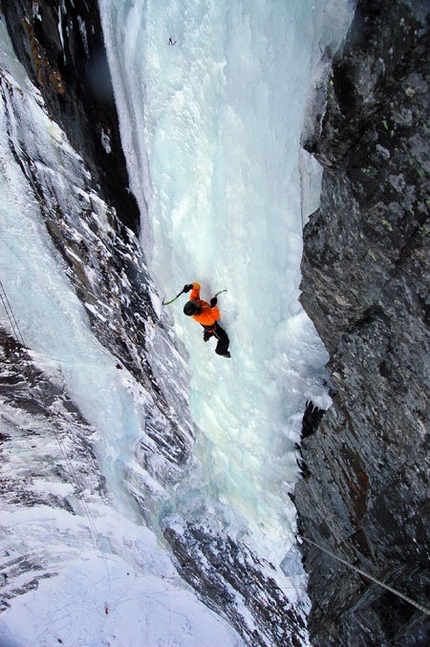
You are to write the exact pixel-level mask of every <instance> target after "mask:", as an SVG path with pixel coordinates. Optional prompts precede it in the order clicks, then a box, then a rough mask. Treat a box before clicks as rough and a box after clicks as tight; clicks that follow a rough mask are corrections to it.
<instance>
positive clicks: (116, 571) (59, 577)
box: [0, 507, 242, 647]
mask: <svg viewBox="0 0 430 647" xmlns="http://www.w3.org/2000/svg"><path fill="white" fill-rule="evenodd" d="M99 512H100V509H99ZM104 512H105V517H104V518H102V519H97V530H98V531H101V532H102V534H104V533H109V534H110V537H111V542H112V548H113V552H111V551H109V552H107V551H105V552H103V551H100V550H98V551H96V550H94V549H91V547H90V543H89V542H87V544H88V546H87V547H84V548H82V547H81V548H80V550H79V552H77V551H76V549H74V548H72V547H69V546H67V543H68V542H67V537H70V540H69V541H70V542H72V541H73V542H74V541H76V539H75V538H76V536H77V534H78V532H79V528H78V527H76V528H74V527H72V526H71V525H70V524H71V519H72V520H73V519H76V517H70V515H69V514H66V513H62V514H61V513H59V512H58V511H57V512H56V511H54V510H52V509H51V508H47V509H46V510H43V509H41V508H37V507H36V508H32V509H31V510H25V511H20V512H16V511H14V513H13V515H12V514H7V513H6V514H4V513H3V514H2V525H3V532H8V530H9V525H10V524H13V527H14V534H15V536H16V531H17V529H18V531H19V530H20V529H22V533H23V535H25V534H27V533H28V529H29V527H30V528H31V525H32V524H37V525H40V524H41V523H42V522H43V523H44V524H46V525H48V526H49V527H50V529H51V533H50V535H49V536H51V537H52V543H53V544H54V543H55V541H57V542H61V543H59V544H58V551H59V554H58V561H57V563H56V564H55V565H53V564H52V563H51V564H50V566H51V569H52V568H55V569H56V576H55V577H50V578H47V579H41V580H39V587H38V589H37V590H35V591H30V592H29V593H27V594H26V595H25V596H20V597H17V598H15V599H14V600H13V605H12V607H11V608H10V609H8V610H7V611H6V612H5V613H4V615H3V618H4V620H2V621H0V644H1V645H2V647H24V646H25V647H27V645H31V646H32V647H38V646H39V645H40V646H42V645H46V646H51V645H57V644H65V645H70V646H74V647H78V646H79V647H103V646H106V647H107V646H108V645H109V646H110V647H115V646H117V647H123V646H124V645H127V647H134V646H136V647H137V646H138V645H148V647H156V646H157V645H158V646H159V647H167V646H168V645H170V646H171V647H173V646H177V647H180V646H182V647H219V646H220V645H226V646H227V645H229V646H231V647H239V645H241V644H242V642H241V640H240V639H239V638H238V637H237V636H236V634H235V632H234V631H233V630H232V629H230V628H229V627H228V625H226V623H225V622H224V621H222V620H221V619H220V618H218V617H217V616H216V615H215V614H214V613H212V612H211V611H210V610H209V609H207V608H206V607H205V606H204V605H203V604H202V603H200V602H198V601H197V600H196V597H195V594H194V592H193V591H192V590H191V589H190V588H189V587H187V586H186V585H185V584H184V583H183V582H182V580H180V578H179V577H178V575H177V573H176V571H175V570H174V568H173V566H172V564H171V562H170V560H169V559H168V557H167V555H166V553H165V551H164V550H162V549H161V548H160V547H159V546H158V545H157V543H156V541H155V537H154V535H153V533H152V532H150V531H149V530H147V529H145V528H142V527H141V526H137V525H134V524H132V523H131V522H129V521H127V519H124V518H118V517H117V518H113V515H112V510H108V509H106V510H105V511H104ZM79 523H80V521H79V519H76V524H77V525H78V524H79ZM115 529H117V530H115ZM81 532H82V530H81ZM72 538H73V539H72ZM22 541H23V542H25V538H24V536H23V537H22ZM81 541H82V544H83V545H84V546H85V540H81ZM121 544H122V545H121ZM125 546H126V547H127V561H125V560H124V559H123V558H122V557H121V555H120V554H115V552H116V551H120V552H121V553H123V552H124V547H125ZM15 548H18V546H17V545H16V546H15ZM54 548H55V547H54ZM47 549H49V550H50V551H51V553H52V551H53V547H52V546H49V545H48V546H47ZM71 553H74V555H73V561H71ZM35 575H37V572H36V573H35ZM23 620H24V621H23ZM60 641H61V642H60Z"/></svg>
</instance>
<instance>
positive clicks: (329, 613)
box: [295, 0, 430, 647]
mask: <svg viewBox="0 0 430 647" xmlns="http://www.w3.org/2000/svg"><path fill="white" fill-rule="evenodd" d="M428 42H429V6H428V3H426V2H418V1H417V2H400V1H394V2H387V1H385V0H383V1H378V2H375V1H374V0H362V1H359V2H358V6H357V10H356V14H355V18H354V21H353V24H352V27H351V30H350V34H349V36H348V39H347V43H346V45H345V47H344V50H343V52H342V54H341V55H340V56H339V57H337V58H336V59H335V60H334V63H333V68H332V74H331V76H330V79H329V83H328V86H327V87H328V93H327V94H328V96H327V104H326V110H325V112H324V113H322V114H320V115H319V116H318V118H317V119H316V120H315V130H314V132H313V133H311V134H310V135H309V137H308V139H307V141H306V142H305V147H306V148H307V149H308V150H310V151H311V152H312V153H314V154H315V155H316V157H317V158H318V160H319V161H320V162H321V164H322V165H323V166H324V180H323V189H322V198H321V206H320V208H319V209H318V211H317V212H316V213H315V214H313V216H312V217H311V218H310V221H309V223H308V225H307V226H306V228H305V232H304V255H303V261H302V272H303V281H302V286H301V288H302V291H303V294H302V299H301V300H302V303H303V306H304V307H305V309H306V311H307V313H308V314H309V316H310V317H311V318H312V320H313V322H314V323H315V326H316V328H317V330H318V332H319V334H320V336H321V338H322V340H323V341H324V343H325V345H326V347H327V349H328V351H329V353H330V362H329V369H330V373H331V379H332V388H333V391H334V394H335V395H334V404H333V406H332V407H331V408H330V410H329V411H328V412H326V413H325V415H324V416H323V417H322V420H321V422H320V423H319V424H317V425H315V427H316V431H315V433H313V434H310V433H309V429H308V430H307V432H306V436H307V437H306V438H304V439H303V442H302V446H301V457H302V459H303V472H304V478H303V480H301V481H300V482H299V484H298V485H297V487H296V491H295V501H296V506H297V509H298V513H299V527H300V532H301V534H302V535H303V536H304V537H305V538H307V539H309V540H312V541H313V542H315V543H317V544H318V545H319V546H321V547H322V548H325V549H328V550H330V551H331V552H333V553H335V554H337V555H338V556H339V557H341V558H342V559H344V560H345V561H347V562H348V563H349V564H352V565H355V566H358V567H359V568H360V569H361V570H363V571H365V572H367V573H369V574H370V575H372V576H373V577H376V578H377V579H379V580H382V581H383V582H385V583H387V584H391V585H392V586H393V587H394V588H395V589H397V590H399V591H400V592H402V593H403V594H404V595H406V596H409V597H410V598H412V599H414V600H415V601H417V602H418V603H421V604H422V605H424V606H426V607H427V608H428V607H429V606H430V602H429V586H430V569H429V559H428V555H429V548H430V505H429V491H430V490H429V436H428V432H429V422H430V415H429V400H428V393H429V386H430V384H429V376H430V360H429V334H428V333H429V328H428V327H429V323H430V319H429V302H430V297H429V288H430V253H429V252H430V220H429V207H430V202H429V197H428V187H429V175H430V157H429V145H428V132H429V131H428V119H429V70H430V65H429V63H430V61H429V50H428ZM302 552H303V555H304V560H305V568H306V570H307V572H308V573H309V577H310V579H309V590H308V592H309V595H310V597H311V600H312V603H313V607H312V612H311V616H310V623H309V625H310V631H311V637H312V639H313V641H314V643H315V644H316V645H321V646H322V645H349V646H354V647H355V646H357V647H358V646H363V647H364V646H366V647H370V646H372V645H375V646H376V645H424V644H428V643H429V641H430V621H429V617H428V616H427V615H425V614H424V613H422V612H420V611H419V610H417V609H416V608H415V607H414V606H412V605H410V604H408V603H407V602H405V601H403V600H401V599H400V598H399V597H397V596H395V595H393V594H391V593H388V592H387V591H386V590H384V589H383V588H381V587H379V586H378V585H376V584H373V583H369V581H368V580H366V579H365V578H364V577H362V576H360V575H359V574H357V573H356V572H355V571H353V570H351V569H349V568H347V567H346V566H344V565H343V564H342V563H340V562H338V561H336V560H335V559H333V558H332V557H330V556H329V555H327V554H326V553H324V552H322V550H321V549H320V548H318V547H316V546H314V545H311V544H310V543H308V542H304V543H303V545H302Z"/></svg>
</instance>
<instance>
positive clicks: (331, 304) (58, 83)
mask: <svg viewBox="0 0 430 647" xmlns="http://www.w3.org/2000/svg"><path fill="white" fill-rule="evenodd" d="M426 4H427V3H426V2H424V1H423V2H419V1H414V0H410V1H409V2H406V1H405V2H400V1H399V0H393V1H390V2H388V0H362V1H359V2H358V6H357V11H356V16H355V19H354V22H353V25H352V28H351V31H350V35H349V37H348V41H347V44H346V46H345V47H344V49H343V52H342V54H341V55H339V56H338V57H336V59H335V60H334V63H333V68H332V74H331V76H330V78H329V82H328V92H327V97H325V98H324V102H323V103H322V104H320V108H321V110H320V111H319V112H318V114H315V115H314V123H315V127H314V131H313V132H311V133H307V139H306V141H304V145H305V147H306V148H307V149H308V150H309V151H310V152H312V153H313V154H314V155H315V156H316V157H317V158H318V160H319V161H320V163H321V164H322V165H323V167H324V170H325V171H324V181H323V191H322V197H321V207H320V209H319V210H318V211H317V212H316V213H315V214H313V216H312V217H311V218H310V221H309V223H308V225H307V227H306V229H305V232H304V243H305V248H304V256H303V263H302V272H303V282H302V291H303V296H302V303H303V306H304V307H305V309H306V310H307V312H308V314H309V315H310V317H311V318H312V320H313V321H314V323H315V326H316V327H317V330H318V332H319V334H320V336H321V338H322V339H323V341H324V343H325V345H326V347H327V349H328V350H329V352H330V358H331V359H330V364H329V369H330V373H331V380H332V385H331V387H332V390H333V398H334V402H333V406H332V407H331V409H330V410H329V411H327V412H325V413H324V415H322V417H321V413H322V412H314V414H315V416H314V418H315V420H316V421H318V420H320V421H319V424H317V422H315V424H314V425H311V427H308V428H307V430H306V434H305V435H306V437H304V438H303V442H302V445H301V448H300V453H301V464H302V470H303V478H302V480H301V481H300V482H299V483H298V485H297V487H296V490H295V503H296V506H297V509H298V514H299V530H300V534H301V535H302V536H303V537H304V538H307V539H308V540H311V541H313V542H315V543H317V544H318V545H319V546H321V547H323V548H326V549H329V550H330V551H332V552H334V553H336V554H337V555H339V556H340V557H341V558H342V559H345V560H346V561H347V562H349V563H351V564H354V565H356V566H358V567H359V568H361V569H362V570H364V571H366V572H368V573H370V574H371V575H373V576H374V577H377V578H378V579H380V580H382V581H384V582H386V583H388V584H390V585H392V586H393V587H395V588H396V589H398V590H400V591H401V592H402V593H404V594H405V595H407V596H409V597H411V598H413V599H415V600H416V601H417V602H420V603H421V604H424V605H427V606H429V602H428V600H429V595H428V591H429V585H430V569H429V565H428V552H429V526H430V524H429V502H428V492H429V483H428V473H429V459H428V424H429V405H428V398H427V393H428V387H429V384H428V380H429V362H428V324H429V310H428V308H429V294H428V290H429V285H430V271H429V234H430V223H429V200H428V193H427V189H428V180H429V171H430V162H429V156H428V132H429V130H428V128H429V124H428V103H429V92H428V74H429V60H428V51H427V43H428V40H429V12H428V8H426ZM2 7H3V11H4V14H5V17H6V20H7V24H8V29H9V32H10V34H11V37H12V38H13V42H14V48H15V50H16V52H17V56H18V57H19V58H20V60H21V61H22V63H23V64H24V65H25V67H26V69H27V71H28V73H29V75H30V77H31V78H32V80H33V81H34V83H35V84H36V86H37V87H38V88H39V89H40V91H41V93H42V96H43V97H44V99H45V101H46V105H47V106H48V108H49V111H50V113H51V114H52V117H53V118H54V119H55V120H57V121H58V123H59V124H60V125H61V126H62V127H64V130H65V131H66V132H67V134H68V136H69V138H70V140H71V142H72V143H73V145H74V146H75V147H76V150H78V151H79V152H80V154H81V155H82V156H83V157H84V159H85V162H86V164H87V166H88V168H89V169H90V170H91V173H92V174H93V177H94V180H95V184H97V185H98V188H99V190H100V192H101V194H102V195H103V196H104V197H105V199H106V202H107V203H108V204H109V205H111V206H112V207H110V208H109V209H108V219H109V222H110V229H109V232H110V233H109V236H108V237H109V241H107V238H106V237H105V235H104V231H103V230H102V229H103V228H102V227H101V225H100V220H99V219H98V218H97V217H96V215H97V214H94V213H92V211H91V208H90V207H91V205H87V207H88V208H87V209H84V208H83V209H82V217H79V218H74V217H73V214H70V217H69V214H68V213H66V211H64V212H63V213H61V212H60V211H59V210H58V209H57V206H56V205H57V202H56V193H55V187H52V193H51V194H50V196H49V200H48V201H47V202H46V203H45V207H43V208H42V212H43V213H44V216H46V226H47V229H48V231H49V233H50V235H51V237H52V240H53V241H54V243H55V245H56V247H57V249H58V250H59V252H60V253H61V256H62V258H63V260H64V262H65V264H66V265H67V266H68V276H69V279H70V281H71V282H72V283H73V285H74V286H75V288H76V291H77V293H78V294H79V295H80V297H81V298H82V300H83V301H84V302H86V303H89V305H90V306H91V307H90V309H89V310H88V314H89V317H90V320H91V324H92V326H93V329H94V331H95V334H96V335H97V337H98V338H99V339H100V340H101V342H102V343H103V344H104V345H105V346H106V347H108V348H109V349H110V350H111V351H112V353H114V354H115V355H116V356H118V357H119V358H121V365H119V366H118V369H119V370H120V369H121V367H122V366H124V367H125V368H127V369H128V370H129V371H130V373H132V374H133V375H134V376H135V377H136V379H138V380H139V381H140V383H141V384H143V385H144V386H145V388H146V390H147V392H148V393H151V394H152V400H153V403H154V408H153V412H154V416H153V419H152V420H151V419H150V420H149V422H150V423H151V424H148V437H149V439H150V440H148V445H147V446H146V445H145V444H142V445H141V446H140V448H138V450H139V451H138V452H136V456H137V457H135V458H136V461H135V463H136V464H135V463H133V466H134V468H135V471H134V472H133V470H130V473H129V474H128V475H127V481H128V486H127V487H128V491H129V492H130V494H131V496H132V497H133V498H134V500H135V501H136V504H137V505H138V506H139V507H140V509H141V512H142V515H143V517H144V518H145V519H150V518H151V514H153V509H152V508H151V505H150V501H151V493H150V492H149V491H142V489H141V479H140V476H141V471H140V470H143V469H146V470H151V469H153V473H152V475H153V476H154V478H159V479H161V478H163V477H162V474H164V478H165V479H166V480H167V481H171V480H175V479H176V478H179V477H178V474H179V473H180V472H182V470H184V469H186V465H187V462H188V461H189V460H191V459H190V456H191V454H192V440H193V426H192V423H191V421H189V426H188V427H186V428H185V429H179V428H178V427H177V425H176V423H175V420H174V416H173V415H172V410H171V403H170V402H168V397H167V396H166V394H165V391H164V390H163V384H162V379H160V376H157V377H155V376H154V375H153V374H152V372H151V368H150V362H148V357H147V349H146V341H145V330H146V329H147V330H148V334H150V332H151V328H155V326H157V327H158V328H160V327H161V328H162V327H163V324H162V322H160V320H159V319H158V318H157V314H156V313H155V312H154V308H153V306H152V303H151V300H150V297H149V291H150V289H151V280H150V277H149V276H148V275H147V273H145V271H144V267H145V263H144V260H143V258H142V254H141V250H140V248H139V245H138V242H137V240H136V239H135V237H134V236H133V235H132V233H131V232H130V231H129V230H128V229H127V228H130V229H131V230H132V231H134V232H135V233H136V232H137V231H138V222H139V214H138V211H137V207H136V204H135V201H134V199H133V197H132V196H131V195H130V193H129V191H128V190H127V189H128V179H127V172H126V166H125V160H124V156H123V153H122V150H121V144H120V138H119V132H118V124H117V117H116V111H115V105H114V101H113V95H112V89H111V86H110V81H109V74H108V73H107V72H106V68H105V65H106V62H105V59H104V53H103V42H102V36H101V30H100V23H99V18H98V13H97V7H96V3H93V4H92V9H91V10H90V9H89V5H88V3H86V2H85V1H84V0H73V2H72V0H70V1H68V0H64V1H63V2H59V1H58V0H51V1H50V0H46V1H41V2H38V3H33V2H31V0H15V1H14V2H3V3H2ZM78 16H80V17H84V18H85V20H84V21H80V20H78ZM60 18H61V21H62V30H61V33H62V34H63V40H62V39H61V38H60V31H59V29H58V23H59V21H60ZM61 21H60V22H61ZM0 80H1V79H0ZM6 86H7V83H6V81H4V92H5V94H7V93H8V92H9V90H8V88H7V87H6ZM22 164H23V166H24V165H25V166H26V168H27V169H28V171H27V172H28V173H29V175H30V176H31V173H32V172H33V170H34V169H32V166H31V160H29V159H22ZM32 177H33V180H32V181H33V184H34V187H35V191H36V192H37V189H38V177H37V176H36V175H34V176H32ZM95 188H96V187H95V185H93V184H91V190H95ZM89 190H90V189H88V191H89ZM41 195H42V194H41ZM77 241H80V242H79V243H78V242H77ZM88 266H89V267H91V268H92V269H94V274H95V275H96V276H97V277H98V280H97V281H96V282H95V283H94V284H91V285H90V284H88V283H87V281H86V273H85V268H86V267H88ZM125 284H127V289H124V285H125ZM100 314H101V315H102V317H101V316H100ZM103 319H104V320H105V321H107V322H108V324H109V331H110V332H109V334H107V333H106V325H104V323H103ZM112 331H114V332H113V333H112ZM163 334H164V340H165V345H164V346H163V348H162V350H163V352H166V353H167V354H169V357H174V356H175V350H174V348H173V342H171V341H169V337H168V331H167V330H164V331H163ZM160 343H161V342H160ZM0 345H1V347H2V349H3V350H2V351H1V355H2V357H1V359H2V367H3V378H2V384H3V386H2V390H1V393H0V394H1V395H2V397H4V398H5V401H6V402H7V405H8V407H9V406H10V407H11V408H14V409H17V408H18V407H21V410H22V411H24V412H25V413H26V414H28V416H34V414H35V412H36V413H38V414H39V417H40V419H39V423H38V426H37V429H35V431H34V433H33V432H32V433H31V434H30V432H28V434H27V436H31V438H32V437H33V436H35V435H36V432H37V434H38V435H40V437H42V438H43V434H45V436H46V437H49V436H50V435H53V433H54V431H53V430H52V429H50V426H49V424H50V423H49V424H48V422H47V420H48V416H50V415H51V413H52V411H53V410H54V408H53V407H54V405H55V411H58V409H59V407H60V404H61V411H62V412H63V414H64V415H62V416H60V418H59V420H57V421H56V424H61V425H63V426H64V433H65V436H66V440H67V442H68V443H69V444H70V448H71V450H70V451H72V447H74V449H73V452H74V454H73V460H74V461H75V460H76V464H77V465H78V464H80V461H82V460H83V458H82V457H83V456H84V457H85V460H86V461H87V462H89V467H88V474H87V475H85V474H83V476H82V479H83V480H82V483H80V484H79V486H80V488H81V490H82V491H84V489H85V487H90V486H91V488H92V490H91V491H92V492H95V493H97V496H100V497H102V498H103V499H105V498H106V497H107V493H106V491H105V483H104V479H103V475H102V474H101V473H100V472H99V471H98V468H97V465H96V463H95V459H94V456H93V454H92V453H91V437H92V434H93V433H94V430H93V429H91V428H90V427H89V425H88V424H87V423H86V421H85V420H83V419H82V417H81V415H80V412H79V411H78V410H77V409H76V408H75V407H74V405H73V403H72V402H71V401H70V398H69V397H68V395H67V393H63V392H62V391H61V389H59V387H57V386H56V385H55V384H51V383H49V384H48V383H47V380H46V378H45V377H44V376H43V375H41V374H40V372H38V371H37V370H36V369H35V368H34V366H33V365H32V363H31V358H30V357H28V356H27V354H26V352H25V351H24V349H22V348H21V347H20V345H19V344H17V341H16V340H13V339H11V338H10V337H9V336H8V335H6V333H4V332H1V339H0ZM178 365H179V363H178ZM175 366H176V365H175ZM157 378H158V379H157ZM160 383H161V384H160ZM41 393H42V394H43V397H42V396H41ZM171 396H172V394H171V393H170V394H169V397H171ZM176 397H177V401H178V403H179V405H181V404H183V407H182V408H184V409H185V408H186V407H185V403H184V402H183V400H182V398H183V396H182V394H181V393H180V392H178V394H177V395H176ZM70 417H72V419H73V420H72V423H73V424H71V423H70ZM161 419H162V421H163V423H162V424H161V423H160V420H161ZM29 425H30V423H29ZM16 427H18V425H16ZM12 431H13V430H12ZM12 431H10V432H9V433H10V435H9V436H8V437H7V438H6V437H5V438H2V442H3V449H4V450H5V451H6V450H7V447H8V443H12V440H11V434H12ZM148 447H149V448H150V450H149V449H148ZM139 452H140V453H139ZM88 454H90V459H88ZM137 454H138V455H137ZM5 455H6V454H4V456H5ZM157 456H161V457H162V459H163V466H162V469H161V468H160V469H159V471H158V472H156V469H155V467H154V468H151V465H155V466H157V465H159V463H158V462H157V461H155V460H154V457H157ZM60 458H61V457H60ZM52 460H55V461H56V462H58V460H59V458H58V456H57V455H55V456H54V458H53V459H52ZM148 466H149V467H148ZM26 469H27V471H28V473H27V476H28V479H29V482H30V478H31V471H32V469H33V466H32V465H31V464H28V465H27V466H26ZM160 475H161V476H160ZM60 476H61V475H60ZM87 477H88V478H89V479H90V483H88V482H87ZM62 478H63V477H62ZM64 478H65V477H64ZM20 488H21V490H22V486H21V485H20V484H19V483H18V481H13V482H11V483H8V484H6V486H5V490H4V492H6V495H7V497H11V502H12V504H17V505H18V504H23V503H24V504H26V505H34V504H35V501H34V496H33V494H32V491H31V488H30V489H28V488H27V489H25V490H23V491H22V492H21V495H22V496H21V498H20V497H19V490H20ZM17 491H18V494H17ZM94 496H95V495H94ZM36 503H37V502H36ZM44 503H46V504H47V505H57V506H63V507H67V505H69V506H70V503H69V504H67V502H66V503H65V502H64V501H63V500H55V501H44ZM154 505H155V504H154ZM77 507H78V506H76V509H77ZM173 521H174V522H172V523H171V524H170V523H169V519H167V520H166V523H165V525H164V526H163V528H162V531H163V534H164V536H165V538H166V540H167V541H168V543H169V544H170V546H171V550H172V553H173V554H174V555H175V558H176V562H177V565H178V569H179V571H180V572H181V574H182V576H183V577H184V578H185V579H186V580H187V581H188V582H189V583H190V584H191V585H192V586H193V587H194V588H195V589H196V590H197V591H198V592H199V595H201V597H202V598H203V599H204V600H205V603H206V604H208V605H209V606H210V607H211V608H213V609H214V610H215V611H216V612H217V613H220V614H222V615H224V616H225V617H228V618H229V621H230V622H231V623H232V624H233V625H234V626H235V627H236V628H237V630H238V631H239V633H240V634H241V635H242V637H243V638H244V640H245V641H246V642H247V644H250V645H253V646H255V645H260V644H261V645H267V644H270V645H282V646H283V647H284V646H285V645H287V644H294V645H300V644H302V642H301V641H302V636H301V633H302V632H303V634H304V631H303V630H304V619H303V617H302V615H301V614H300V613H296V610H295V609H294V608H293V607H292V605H291V604H290V603H289V602H288V600H287V599H286V597H285V596H284V595H283V592H282V591H281V590H280V589H279V588H278V587H277V585H276V584H275V582H274V581H273V580H272V579H271V578H270V577H269V576H267V572H266V571H265V569H266V565H262V564H261V563H260V561H259V559H258V558H257V557H256V556H255V555H253V554H251V553H250V551H248V550H247V549H246V547H243V546H241V545H240V544H236V543H234V542H233V540H231V538H229V537H228V536H227V535H224V536H223V535H222V534H221V533H219V534H217V533H216V531H215V530H214V529H213V528H212V529H211V528H209V527H206V528H204V527H203V526H202V527H197V525H193V524H189V523H187V521H186V520H185V519H183V520H182V521H181V523H179V522H178V520H177V519H176V520H173ZM179 528H180V532H179ZM301 550H302V552H303V556H304V563H305V567H306V570H307V572H308V573H309V595H310V597H311V600H312V603H313V607H312V612H311V616H310V619H309V628H310V631H311V636H312V641H313V643H314V644H315V645H318V646H320V645H321V646H323V645H348V646H351V647H353V646H354V647H355V646H357V647H358V646H363V647H364V646H366V647H371V646H372V645H375V646H376V645H424V644H428V642H429V640H430V627H429V621H428V617H427V616H425V615H424V614H423V613H421V612H419V611H418V610H417V609H416V608H414V607H413V606H411V605H409V604H408V603H407V602H405V601H403V600H401V599H399V598H398V597H396V596H394V595H393V594H390V593H388V592H387V591H385V590H384V589H382V588H381V587H379V586H377V585H375V584H370V583H369V582H368V581H367V580H366V579H365V578H363V577H362V576H360V575H358V574H357V573H356V572H354V571H352V570H350V569H348V568H347V567H345V566H344V565H342V564H341V563H340V562H337V561H335V560H334V559H333V558H332V557H330V556H329V555H327V554H326V553H324V552H322V551H321V549H320V548H318V547H316V546H314V545H311V544H309V543H307V542H306V541H305V542H304V543H302V545H301ZM17 560H18V561H17V562H16V564H17V565H18V566H17V567H16V568H15V571H16V572H17V577H18V576H19V577H20V578H21V581H22V578H23V576H24V575H26V574H27V575H28V589H27V590H29V589H30V588H31V587H33V588H34V587H35V586H37V578H34V573H33V571H34V568H33V567H32V562H31V560H26V556H25V555H20V556H17ZM33 562H35V563H36V562H37V564H36V566H37V570H38V573H39V576H40V577H44V576H45V574H44V573H45V572H44V570H43V568H42V567H40V568H39V566H40V564H39V561H38V560H33ZM16 564H14V567H15V565H16ZM26 569H27V571H28V573H26ZM15 571H14V570H13V569H12V572H11V573H10V578H9V589H10V591H9V593H10V595H9V593H8V596H7V598H6V600H7V603H6V606H7V604H9V603H10V601H11V600H12V599H13V596H14V595H21V594H22V593H25V590H21V589H19V588H18V586H16V587H15V588H14V585H13V581H14V573H15ZM269 571H270V569H269ZM15 574H16V573H15ZM22 588H24V589H25V587H22ZM241 604H242V605H243V607H242V608H241V606H240V605H241ZM248 616H249V617H248ZM292 628H293V630H292Z"/></svg>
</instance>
